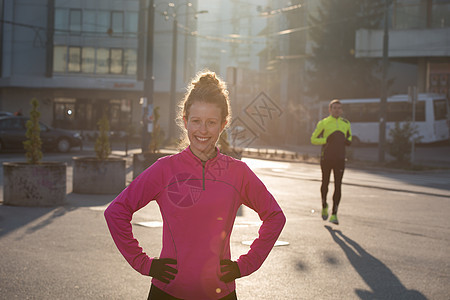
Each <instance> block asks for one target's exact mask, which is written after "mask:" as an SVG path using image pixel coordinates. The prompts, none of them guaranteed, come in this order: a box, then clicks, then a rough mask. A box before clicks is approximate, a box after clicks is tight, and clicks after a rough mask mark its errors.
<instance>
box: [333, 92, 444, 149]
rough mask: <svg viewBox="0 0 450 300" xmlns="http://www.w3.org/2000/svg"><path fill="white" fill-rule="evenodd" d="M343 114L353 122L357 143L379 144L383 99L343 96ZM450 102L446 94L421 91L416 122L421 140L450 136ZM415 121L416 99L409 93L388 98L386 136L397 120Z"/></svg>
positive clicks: (354, 138)
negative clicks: (380, 112) (414, 103)
mask: <svg viewBox="0 0 450 300" xmlns="http://www.w3.org/2000/svg"><path fill="white" fill-rule="evenodd" d="M341 103H342V105H343V110H344V115H343V117H344V118H346V119H348V120H349V121H350V123H351V128H352V134H353V137H352V138H353V144H359V143H378V139H379V134H378V132H379V111H380V99H379V98H370V99H343V100H341ZM449 111H450V109H449V101H448V99H447V98H446V97H445V96H444V95H439V94H418V95H417V101H416V111H415V112H416V113H415V115H416V117H415V125H416V128H417V131H418V136H420V137H421V139H420V143H434V142H440V141H445V140H448V139H449V132H450V121H449V120H450V115H449ZM408 121H409V122H411V121H412V102H410V101H409V99H408V95H396V96H392V97H388V99H387V122H386V139H387V140H388V139H389V131H390V130H391V129H392V128H394V126H395V123H396V122H400V124H401V125H402V122H408Z"/></svg>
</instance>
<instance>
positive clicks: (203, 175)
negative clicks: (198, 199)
mask: <svg viewBox="0 0 450 300" xmlns="http://www.w3.org/2000/svg"><path fill="white" fill-rule="evenodd" d="M205 166H206V162H204V163H202V186H203V190H205Z"/></svg>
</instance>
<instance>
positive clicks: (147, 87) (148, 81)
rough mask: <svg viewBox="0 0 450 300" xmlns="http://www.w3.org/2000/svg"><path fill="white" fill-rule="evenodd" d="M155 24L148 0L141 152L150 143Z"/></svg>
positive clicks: (146, 148) (153, 11) (152, 6)
mask: <svg viewBox="0 0 450 300" xmlns="http://www.w3.org/2000/svg"><path fill="white" fill-rule="evenodd" d="M154 26H155V6H154V0H150V3H149V5H148V10H147V52H146V62H145V63H146V65H145V66H146V68H145V80H144V99H145V100H144V101H143V103H142V105H143V107H142V123H143V124H142V125H143V128H142V152H143V153H144V152H146V151H147V150H148V145H149V144H150V134H149V132H148V123H149V120H148V114H149V111H148V107H149V105H151V104H153V86H154V77H153V38H154V31H155V30H154Z"/></svg>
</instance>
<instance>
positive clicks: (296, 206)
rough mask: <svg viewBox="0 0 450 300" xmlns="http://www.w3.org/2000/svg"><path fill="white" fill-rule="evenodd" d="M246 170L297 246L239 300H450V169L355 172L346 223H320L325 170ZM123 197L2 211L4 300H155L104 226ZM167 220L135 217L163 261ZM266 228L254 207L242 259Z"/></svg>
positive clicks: (146, 214) (235, 243)
mask: <svg viewBox="0 0 450 300" xmlns="http://www.w3.org/2000/svg"><path fill="white" fill-rule="evenodd" d="M55 157H56V158H57V157H61V156H58V155H55ZM61 159H63V157H61ZM244 161H246V162H247V163H248V164H249V165H250V167H251V168H252V169H253V170H254V171H255V172H256V173H257V174H258V175H259V176H260V178H261V179H262V180H263V182H264V183H265V184H266V185H267V187H268V188H269V190H270V191H271V192H272V193H273V194H274V196H275V197H276V199H277V200H278V201H279V203H280V205H281V207H282V208H283V210H284V212H285V214H286V216H287V223H286V226H285V229H284V230H283V232H282V234H281V236H280V239H279V241H280V242H287V243H288V245H282V246H277V247H275V248H274V249H273V251H272V252H271V254H270V255H269V257H268V259H267V260H266V262H265V263H264V265H263V266H262V267H261V269H260V270H258V271H257V272H255V273H254V274H252V275H250V276H248V277H245V278H241V279H238V280H237V294H238V298H239V299H240V300H250V299H252V300H253V299H450V287H449V286H450V253H449V252H448V249H449V248H450V219H449V217H448V212H449V211H450V171H448V170H447V171H446V170H442V171H428V172H416V173H409V172H392V171H382V170H381V171H380V170H377V171H373V170H371V171H365V170H356V169H347V170H346V173H345V175H344V186H343V198H342V202H341V206H340V211H339V220H340V225H338V226H336V225H332V224H331V223H329V222H324V221H322V219H321V217H320V200H319V186H320V180H319V179H320V176H319V175H320V171H319V169H318V166H317V165H315V164H305V163H285V162H273V161H266V160H264V161H263V160H256V159H245V158H244ZM129 178H130V177H129ZM68 180H69V182H70V180H71V167H70V166H69V168H68ZM332 190H333V188H332V186H331V185H330V191H331V192H332ZM113 198H114V195H80V194H73V193H71V184H70V183H69V184H68V199H67V204H66V205H65V206H62V207H56V208H24V207H10V206H4V205H0V253H1V255H0V265H1V268H0V299H146V297H147V294H148V288H149V282H150V278H148V277H144V276H141V275H139V274H138V273H137V272H136V271H134V270H133V269H132V268H131V267H130V266H129V265H128V264H127V262H126V261H125V260H124V259H123V258H122V256H121V255H120V253H119V252H118V251H117V249H116V247H115V245H114V243H113V241H112V239H111V237H110V235H109V232H108V230H107V227H106V224H105V221H104V218H103V211H104V209H105V207H106V206H107V205H108V203H109V202H110V201H112V200H113ZM160 221H161V217H160V214H159V211H158V208H157V206H156V205H155V204H154V203H151V204H150V205H148V206H147V207H145V208H144V209H142V210H140V211H139V212H137V213H136V214H135V216H134V218H133V231H134V233H135V236H136V237H137V238H138V240H139V241H140V243H141V246H142V247H143V248H144V249H145V251H146V252H147V253H148V254H149V255H152V256H157V255H158V254H159V250H160V247H161V227H160ZM258 226H259V220H258V216H257V215H256V214H255V213H254V212H253V211H251V210H249V209H247V208H244V209H243V214H242V216H239V217H237V219H236V222H235V228H234V231H233V234H232V238H231V247H232V249H231V250H232V256H233V258H237V257H238V256H239V255H240V254H242V253H245V252H246V251H248V249H249V248H248V246H247V245H246V242H247V241H251V240H253V239H254V238H255V237H256V236H257V231H258Z"/></svg>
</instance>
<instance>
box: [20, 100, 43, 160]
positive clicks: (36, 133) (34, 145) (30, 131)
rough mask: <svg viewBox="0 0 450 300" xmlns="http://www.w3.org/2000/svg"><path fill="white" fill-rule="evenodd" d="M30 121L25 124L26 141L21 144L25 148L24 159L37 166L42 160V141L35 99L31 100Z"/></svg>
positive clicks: (37, 103)
mask: <svg viewBox="0 0 450 300" xmlns="http://www.w3.org/2000/svg"><path fill="white" fill-rule="evenodd" d="M30 103H31V107H32V109H31V112H30V119H29V120H28V121H27V123H26V127H27V132H26V137H27V140H26V141H25V142H23V145H24V148H25V151H26V152H25V157H26V158H27V162H28V163H30V164H38V163H39V162H40V161H41V159H42V151H41V148H42V140H41V128H40V127H39V119H40V117H41V113H40V112H39V110H38V107H39V101H38V100H37V99H36V98H33V99H31V102H30Z"/></svg>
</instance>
